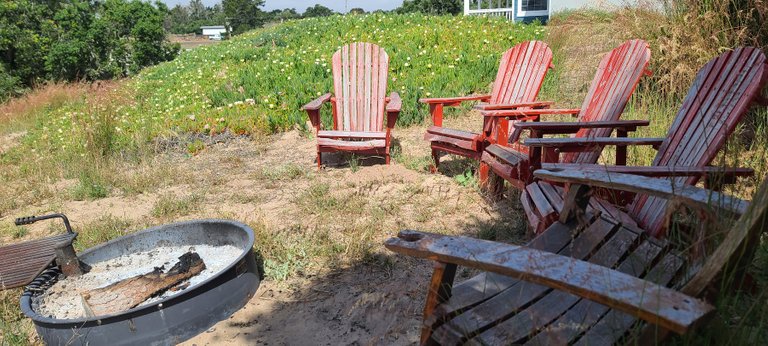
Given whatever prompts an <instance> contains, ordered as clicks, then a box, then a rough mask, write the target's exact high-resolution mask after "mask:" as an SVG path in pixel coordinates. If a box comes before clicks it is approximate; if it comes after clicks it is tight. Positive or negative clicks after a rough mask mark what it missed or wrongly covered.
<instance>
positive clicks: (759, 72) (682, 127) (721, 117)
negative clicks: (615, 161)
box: [521, 47, 768, 237]
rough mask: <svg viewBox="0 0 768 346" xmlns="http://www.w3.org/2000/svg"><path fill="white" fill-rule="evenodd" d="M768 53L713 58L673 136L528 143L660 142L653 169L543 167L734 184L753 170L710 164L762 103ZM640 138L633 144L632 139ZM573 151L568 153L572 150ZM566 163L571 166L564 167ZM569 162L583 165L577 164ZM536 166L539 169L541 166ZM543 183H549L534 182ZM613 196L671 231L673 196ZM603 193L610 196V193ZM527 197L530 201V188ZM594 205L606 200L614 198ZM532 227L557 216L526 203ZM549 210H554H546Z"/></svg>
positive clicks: (652, 228)
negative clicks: (669, 218) (668, 214)
mask: <svg viewBox="0 0 768 346" xmlns="http://www.w3.org/2000/svg"><path fill="white" fill-rule="evenodd" d="M767 62H768V59H766V56H765V54H764V53H763V52H762V51H761V50H760V49H758V48H753V47H745V48H737V49H735V50H733V51H728V52H725V53H723V54H721V55H720V56H718V57H716V58H714V59H712V60H710V61H709V62H708V63H707V64H706V65H704V66H703V67H702V68H701V69H700V70H699V72H698V73H697V75H696V78H695V80H694V81H693V83H692V86H691V89H690V90H689V92H688V95H687V96H686V97H685V99H684V100H683V103H682V105H681V107H680V110H679V111H678V112H677V115H676V116H675V119H674V120H673V123H672V125H671V126H670V128H669V131H668V133H667V136H666V137H664V138H663V140H661V141H659V142H656V141H652V140H646V139H620V138H610V139H603V138H600V139H597V138H594V139H590V138H587V139H579V140H578V141H576V140H573V141H570V142H569V141H568V140H559V139H550V138H547V139H530V140H528V141H526V144H527V145H531V146H536V147H542V148H544V150H543V151H544V152H557V154H558V155H559V153H560V152H568V151H572V152H579V151H592V150H593V149H594V148H599V147H601V146H603V145H616V144H621V145H633V144H638V141H639V142H642V144H650V145H654V146H655V147H657V149H658V153H657V155H656V158H655V159H654V161H653V164H652V166H650V167H626V168H625V167H617V166H605V165H600V166H592V167H588V166H587V165H583V164H584V162H568V161H566V160H561V161H560V163H558V164H542V165H541V166H540V167H544V168H547V169H554V168H558V167H561V168H566V169H572V168H578V169H580V170H584V171H590V172H594V171H603V172H619V173H632V174H638V175H645V176H652V177H670V179H672V180H674V181H675V182H677V183H680V184H685V185H695V184H696V183H698V182H699V181H700V180H701V179H705V183H706V184H705V185H706V186H707V187H712V188H715V189H717V188H719V185H721V184H728V183H733V182H735V181H736V178H737V177H739V176H748V175H751V174H752V172H751V170H748V169H740V168H713V167H708V165H710V164H711V163H712V160H713V159H714V158H715V156H716V155H717V153H718V152H719V151H720V149H721V148H722V146H723V145H724V143H725V141H726V140H727V138H728V137H729V136H730V135H731V134H732V133H733V131H734V130H735V128H736V126H737V125H738V123H739V122H740V121H741V119H743V118H744V116H745V115H746V114H747V112H748V110H749V108H750V105H752V104H755V103H759V100H760V98H761V96H760V92H761V91H762V89H763V88H764V86H765V85H766V82H768V65H766V63H767ZM633 140H634V141H635V142H634V143H632V141H633ZM566 155H568V154H566ZM563 163H565V165H562V164H563ZM569 164H581V165H578V166H572V165H569ZM538 167H539V166H536V167H535V168H538ZM534 184H536V185H539V186H543V185H547V184H549V183H547V182H542V181H539V182H534ZM608 195H619V197H620V198H618V201H613V200H611V201H610V202H614V203H621V204H626V205H627V208H626V209H627V213H626V214H624V217H626V218H631V219H632V220H634V222H636V223H637V224H639V225H640V226H641V227H642V228H643V229H645V230H646V231H648V232H650V234H651V235H653V236H656V237H660V236H663V235H664V234H665V232H666V226H667V225H666V221H665V217H664V214H665V211H666V209H667V200H665V199H663V198H657V197H652V196H647V195H644V194H638V195H634V196H631V195H628V194H627V195H621V194H620V193H618V192H616V191H613V192H610V191H609V193H608ZM603 197H607V196H606V195H604V196H603ZM521 198H522V199H530V196H528V195H527V194H526V193H525V192H524V193H523V196H522V197H521ZM593 199H595V200H597V201H595V202H593V204H603V205H604V204H606V203H608V201H600V198H597V197H595V198H593ZM523 206H524V208H526V215H527V216H528V218H529V222H530V223H531V225H532V228H534V229H537V230H543V229H546V228H547V226H548V225H549V224H551V223H552V222H553V220H554V219H556V217H555V218H552V217H543V216H542V214H541V213H539V212H538V211H537V210H535V209H527V208H529V207H535V206H534V205H533V203H531V201H524V202H523ZM546 209H549V208H546Z"/></svg>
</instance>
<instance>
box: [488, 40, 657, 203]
mask: <svg viewBox="0 0 768 346" xmlns="http://www.w3.org/2000/svg"><path fill="white" fill-rule="evenodd" d="M650 58H651V51H650V49H649V48H648V43H647V42H645V41H643V40H631V41H627V42H625V43H624V44H622V45H620V46H619V47H617V48H615V49H614V50H612V51H611V52H609V53H608V54H606V55H605V57H603V59H602V60H601V61H600V65H599V66H598V69H597V72H596V73H595V77H594V79H593V80H592V84H591V86H590V88H589V92H588V93H587V96H586V98H585V99H584V103H583V104H582V106H581V108H578V109H525V110H499V111H485V112H484V113H483V115H484V116H485V117H486V118H488V119H493V121H488V122H487V123H493V122H494V121H496V122H498V124H497V125H496V126H503V123H501V122H499V120H500V119H512V120H518V119H528V118H531V117H537V118H538V117H539V116H542V115H554V114H570V115H573V116H577V117H578V121H576V122H517V123H515V124H514V127H515V128H516V129H517V130H519V131H523V130H528V131H529V132H528V137H529V138H539V137H542V136H544V135H551V134H567V133H570V134H571V137H572V138H590V137H606V136H609V135H610V134H611V132H612V131H613V129H616V130H617V135H618V136H620V137H626V136H627V133H628V132H630V131H635V130H636V129H637V127H639V126H646V125H648V122H647V121H620V120H619V117H620V116H621V113H622V112H623V111H624V107H625V106H626V104H627V102H628V101H629V98H630V96H632V92H634V90H635V87H637V84H638V83H639V82H640V77H642V76H643V75H644V74H647V73H648V70H647V69H646V68H647V66H648V61H649V60H650ZM523 147H525V146H523ZM540 157H541V154H540V149H539V148H536V147H534V148H531V151H530V153H529V152H528V150H527V149H526V150H519V149H518V148H514V147H509V146H505V145H503V144H501V143H499V144H491V145H489V146H488V147H487V148H486V149H485V151H484V152H483V154H482V156H481V163H480V181H481V183H482V184H483V185H484V186H488V187H490V189H491V190H492V191H499V190H500V189H501V187H502V184H503V181H501V180H498V179H494V181H489V173H490V171H491V170H492V171H493V173H495V174H496V175H498V176H499V177H501V178H504V179H505V180H507V181H509V182H510V183H511V184H512V185H513V186H515V187H516V188H518V189H521V190H522V189H523V188H524V187H525V185H526V184H527V183H530V182H531V181H532V175H531V172H532V170H531V167H532V166H536V165H537V160H539V158H540ZM599 157H600V152H599V151H597V152H596V151H593V152H580V153H575V154H573V155H567V156H565V157H563V158H562V161H563V162H574V163H595V162H597V159H598V158H599Z"/></svg>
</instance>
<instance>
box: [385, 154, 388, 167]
mask: <svg viewBox="0 0 768 346" xmlns="http://www.w3.org/2000/svg"><path fill="white" fill-rule="evenodd" d="M384 161H385V163H386V164H387V165H389V153H386V154H385V155H384Z"/></svg>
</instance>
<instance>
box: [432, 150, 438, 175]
mask: <svg viewBox="0 0 768 346" xmlns="http://www.w3.org/2000/svg"><path fill="white" fill-rule="evenodd" d="M432 160H433V161H435V164H434V166H432V167H430V168H429V171H430V172H431V173H437V171H438V169H439V167H440V152H439V151H437V150H435V149H432Z"/></svg>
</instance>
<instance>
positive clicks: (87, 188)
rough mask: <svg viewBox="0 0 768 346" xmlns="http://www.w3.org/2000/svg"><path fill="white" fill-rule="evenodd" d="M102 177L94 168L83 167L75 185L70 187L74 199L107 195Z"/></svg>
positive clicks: (107, 190)
mask: <svg viewBox="0 0 768 346" xmlns="http://www.w3.org/2000/svg"><path fill="white" fill-rule="evenodd" d="M106 185H107V184H106V182H105V181H104V179H103V178H102V177H101V176H100V175H99V174H98V172H96V171H95V170H94V169H85V170H84V171H83V172H81V173H80V176H79V177H78V180H77V185H75V187H74V188H73V189H72V191H71V193H72V198H73V199H74V200H76V201H83V200H93V199H99V198H104V197H107V195H108V194H109V189H108V188H107V186H106Z"/></svg>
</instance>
